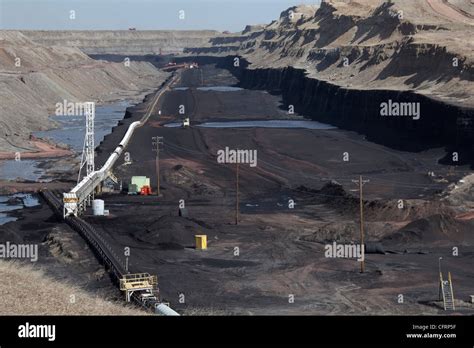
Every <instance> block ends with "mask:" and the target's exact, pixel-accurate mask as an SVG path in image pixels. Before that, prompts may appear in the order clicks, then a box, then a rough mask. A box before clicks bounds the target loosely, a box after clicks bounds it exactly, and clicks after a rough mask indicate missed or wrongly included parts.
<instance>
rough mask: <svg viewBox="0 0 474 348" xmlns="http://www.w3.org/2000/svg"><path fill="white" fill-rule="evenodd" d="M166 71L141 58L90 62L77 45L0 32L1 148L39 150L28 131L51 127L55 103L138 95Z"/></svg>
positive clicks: (99, 101) (151, 86) (99, 100)
mask: <svg viewBox="0 0 474 348" xmlns="http://www.w3.org/2000/svg"><path fill="white" fill-rule="evenodd" d="M167 75H168V74H167V73H163V72H160V71H158V70H157V69H156V68H155V67H154V66H153V65H152V64H149V63H146V62H135V61H132V62H131V63H130V65H129V66H127V65H125V64H123V63H110V62H106V61H95V60H93V59H91V58H90V57H88V56H87V55H86V54H84V53H83V52H81V51H80V50H79V49H78V48H74V47H64V46H45V45H41V44H38V43H35V42H33V41H32V40H30V39H29V38H27V37H26V36H25V35H23V34H22V33H20V32H18V31H0V102H1V104H2V108H1V109H0V129H1V132H0V151H2V152H8V153H10V154H11V153H14V152H17V151H19V152H35V153H36V152H38V151H40V152H41V146H43V145H41V146H40V147H38V146H37V145H38V143H35V142H34V141H33V142H31V141H29V135H30V133H31V132H32V131H37V130H44V129H47V128H51V126H52V122H51V120H50V119H49V118H48V116H49V115H52V114H54V112H55V110H56V103H63V100H67V101H68V102H73V103H75V102H86V101H94V102H97V103H105V102H109V101H115V100H121V99H135V98H140V99H141V98H142V97H143V95H144V94H145V93H147V92H150V91H151V90H153V89H154V88H156V86H158V85H159V84H160V83H161V82H162V81H163V80H164V79H165V78H166V76H167ZM44 146H45V145H44ZM4 155H5V154H4ZM3 157H5V156H3ZM9 157H11V156H9Z"/></svg>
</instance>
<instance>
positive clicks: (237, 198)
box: [235, 163, 239, 225]
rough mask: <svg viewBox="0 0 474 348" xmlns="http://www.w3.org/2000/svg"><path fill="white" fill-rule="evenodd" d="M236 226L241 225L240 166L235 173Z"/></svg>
mask: <svg viewBox="0 0 474 348" xmlns="http://www.w3.org/2000/svg"><path fill="white" fill-rule="evenodd" d="M235 224H236V225H238V224H239V164H238V163H237V167H236V171H235Z"/></svg>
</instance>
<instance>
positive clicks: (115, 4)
mask: <svg viewBox="0 0 474 348" xmlns="http://www.w3.org/2000/svg"><path fill="white" fill-rule="evenodd" d="M319 2H320V1H319V0H0V29H14V30H15V29H17V30H21V29H23V30H107V29H108V30H127V29H128V28H136V29H137V30H199V29H213V30H220V31H224V30H229V31H240V30H242V29H244V27H245V25H247V24H266V23H270V22H271V21H272V20H274V19H276V18H278V17H279V15H280V13H281V12H282V11H284V10H286V9H287V8H289V7H291V6H295V5H299V4H318V3H319ZM71 11H74V16H72V13H71ZM180 11H184V18H183V12H180ZM180 16H181V17H180ZM72 17H75V18H72Z"/></svg>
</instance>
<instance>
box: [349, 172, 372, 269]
mask: <svg viewBox="0 0 474 348" xmlns="http://www.w3.org/2000/svg"><path fill="white" fill-rule="evenodd" d="M369 181H370V180H362V175H361V176H359V180H352V182H354V183H356V184H358V185H359V208H360V212H359V214H360V215H359V216H360V219H359V220H360V250H361V251H362V250H363V249H362V248H363V247H364V198H363V192H362V186H364V184H365V183H368V182H369ZM364 271H365V249H364V256H363V260H362V261H361V262H360V273H364Z"/></svg>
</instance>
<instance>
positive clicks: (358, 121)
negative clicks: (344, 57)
mask: <svg viewBox="0 0 474 348" xmlns="http://www.w3.org/2000/svg"><path fill="white" fill-rule="evenodd" d="M234 58H235V56H227V57H213V56H197V57H191V56H190V57H186V58H184V57H183V58H179V59H177V60H178V61H189V60H194V61H197V62H198V63H200V64H205V63H215V64H217V66H218V67H220V68H225V69H228V70H229V71H231V72H232V73H233V74H234V75H235V76H236V77H237V78H238V79H239V80H240V84H239V85H240V87H242V88H247V89H261V90H267V91H269V92H271V93H275V94H282V96H283V101H284V104H285V105H286V106H288V105H294V107H295V111H296V112H297V113H299V114H301V115H304V116H305V117H308V118H310V119H312V120H315V121H319V122H324V123H329V124H332V125H334V126H337V127H339V128H341V129H345V130H351V131H356V132H358V133H361V134H364V135H365V136H366V137H367V139H368V140H369V141H372V142H375V143H378V144H382V145H385V146H388V147H391V148H394V149H397V150H402V151H414V152H418V151H423V150H427V149H430V148H435V147H444V148H445V149H446V151H447V154H446V156H445V157H444V158H442V159H440V163H443V164H446V165H465V164H470V165H471V166H473V167H474V110H473V109H468V108H463V107H459V106H455V105H448V104H446V103H443V102H441V101H437V100H434V99H431V98H428V97H426V96H423V95H420V94H417V93H413V92H410V91H390V90H356V89H346V88H342V87H339V86H336V85H332V84H330V83H328V82H326V81H320V80H317V79H314V78H309V77H307V76H306V74H305V72H304V71H303V70H301V69H294V68H291V67H287V68H282V69H249V68H248V67H249V64H248V62H246V61H245V59H243V58H240V67H239V68H235V67H234ZM389 100H392V102H400V103H402V102H403V103H406V102H419V103H420V119H419V120H413V119H412V118H411V117H408V116H398V117H395V116H385V117H383V116H380V105H381V103H384V102H385V103H386V102H388V101H389ZM286 106H285V107H286ZM464 123H466V124H464ZM453 152H458V153H459V161H458V162H452V153H453Z"/></svg>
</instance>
